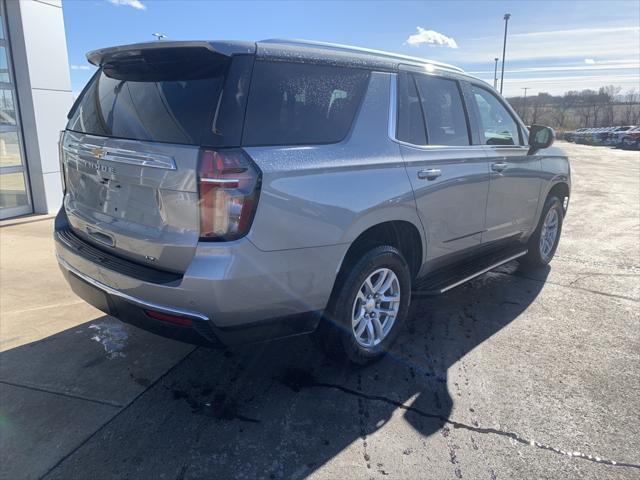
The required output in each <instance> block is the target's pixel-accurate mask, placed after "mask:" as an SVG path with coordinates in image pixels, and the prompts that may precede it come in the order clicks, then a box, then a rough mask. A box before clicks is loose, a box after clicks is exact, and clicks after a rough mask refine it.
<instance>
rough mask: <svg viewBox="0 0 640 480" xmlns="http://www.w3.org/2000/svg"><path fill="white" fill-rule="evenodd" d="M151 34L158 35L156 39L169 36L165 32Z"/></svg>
mask: <svg viewBox="0 0 640 480" xmlns="http://www.w3.org/2000/svg"><path fill="white" fill-rule="evenodd" d="M151 35H153V36H154V37H156V40H162V39H163V38H167V36H166V35H165V34H164V33H152V34H151Z"/></svg>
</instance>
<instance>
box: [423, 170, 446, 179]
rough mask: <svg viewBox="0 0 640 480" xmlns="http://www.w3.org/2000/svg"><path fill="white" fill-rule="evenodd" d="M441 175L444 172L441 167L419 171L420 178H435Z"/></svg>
mask: <svg viewBox="0 0 640 480" xmlns="http://www.w3.org/2000/svg"><path fill="white" fill-rule="evenodd" d="M440 175H442V172H441V171H440V169H439V168H429V169H427V170H420V171H419V172H418V178H419V179H420V180H435V179H436V178H438V177H439V176H440Z"/></svg>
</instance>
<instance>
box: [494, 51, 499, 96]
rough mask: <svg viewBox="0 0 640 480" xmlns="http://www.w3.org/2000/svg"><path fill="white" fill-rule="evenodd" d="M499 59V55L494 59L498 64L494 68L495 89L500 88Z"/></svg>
mask: <svg viewBox="0 0 640 480" xmlns="http://www.w3.org/2000/svg"><path fill="white" fill-rule="evenodd" d="M498 60H499V58H498V57H496V58H494V59H493V61H494V62H496V65H495V67H494V68H493V88H495V89H497V88H498Z"/></svg>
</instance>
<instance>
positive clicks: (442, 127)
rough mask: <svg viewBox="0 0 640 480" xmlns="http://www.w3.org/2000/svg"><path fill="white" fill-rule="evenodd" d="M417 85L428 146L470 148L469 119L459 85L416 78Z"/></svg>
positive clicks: (452, 81) (454, 82)
mask: <svg viewBox="0 0 640 480" xmlns="http://www.w3.org/2000/svg"><path fill="white" fill-rule="evenodd" d="M416 83H417V85H418V92H419V93H420V99H421V100H422V110H423V111H424V115H425V121H426V124H427V139H428V142H429V145H449V146H463V145H469V144H470V142H469V130H468V128H467V117H466V114H465V111H464V106H463V104H462V95H461V93H460V89H459V88H458V82H456V81H455V80H449V79H446V78H439V77H428V76H424V75H417V76H416Z"/></svg>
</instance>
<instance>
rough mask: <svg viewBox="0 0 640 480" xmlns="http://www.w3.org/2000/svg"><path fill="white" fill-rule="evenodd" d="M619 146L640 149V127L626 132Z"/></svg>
mask: <svg viewBox="0 0 640 480" xmlns="http://www.w3.org/2000/svg"><path fill="white" fill-rule="evenodd" d="M619 147H620V148H629V149H634V150H640V127H636V128H634V129H631V130H629V131H627V132H625V133H624V135H623V136H622V139H621V140H620V145H619Z"/></svg>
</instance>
